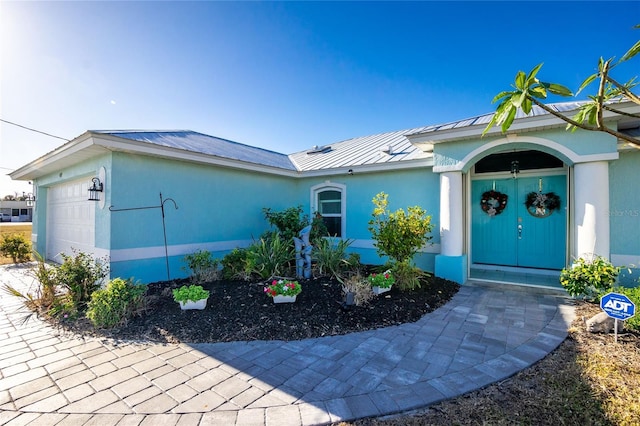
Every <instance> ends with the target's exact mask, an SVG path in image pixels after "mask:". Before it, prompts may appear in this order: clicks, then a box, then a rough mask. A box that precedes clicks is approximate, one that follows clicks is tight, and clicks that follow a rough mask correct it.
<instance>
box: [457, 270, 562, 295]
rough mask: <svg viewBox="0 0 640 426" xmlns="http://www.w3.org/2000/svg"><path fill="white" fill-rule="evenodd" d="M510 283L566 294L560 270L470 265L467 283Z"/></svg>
mask: <svg viewBox="0 0 640 426" xmlns="http://www.w3.org/2000/svg"><path fill="white" fill-rule="evenodd" d="M476 283H492V284H511V285H516V286H522V287H527V288H538V289H541V290H545V291H551V292H552V293H561V294H566V291H565V290H564V288H563V287H562V286H561V285H560V271H559V270H554V269H534V268H518V267H509V266H496V265H471V268H470V271H469V278H468V281H467V284H476Z"/></svg>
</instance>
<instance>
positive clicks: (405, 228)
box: [369, 192, 433, 290]
mask: <svg viewBox="0 0 640 426" xmlns="http://www.w3.org/2000/svg"><path fill="white" fill-rule="evenodd" d="M373 204H374V206H375V207H374V209H373V213H372V216H373V218H372V219H371V220H370V221H369V231H370V232H371V235H372V236H373V239H374V240H375V243H374V246H375V247H376V249H377V251H378V254H380V255H382V256H389V257H390V258H391V259H392V260H393V261H394V265H393V268H392V270H393V274H394V275H395V277H396V282H397V283H398V285H399V287H400V289H401V290H407V289H413V288H416V287H420V280H419V278H420V276H421V274H422V271H420V270H419V269H418V268H416V267H414V266H412V265H411V260H412V259H413V257H414V256H415V254H416V253H417V252H418V250H420V249H421V248H422V247H423V246H424V245H425V244H427V243H428V242H429V241H431V239H432V238H433V237H432V236H431V235H429V233H430V232H431V230H432V229H433V225H432V224H431V216H428V215H427V213H426V211H425V210H424V209H422V208H421V207H418V206H413V207H408V208H407V212H405V211H404V210H403V209H398V210H396V211H395V212H391V211H389V209H388V205H389V201H388V195H387V194H385V193H384V192H380V193H379V194H377V195H376V196H375V197H374V198H373Z"/></svg>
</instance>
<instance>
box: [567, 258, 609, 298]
mask: <svg viewBox="0 0 640 426" xmlns="http://www.w3.org/2000/svg"><path fill="white" fill-rule="evenodd" d="M620 269H621V268H619V267H616V266H613V264H611V262H609V261H608V260H607V259H605V258H604V257H601V256H594V257H593V259H585V258H583V257H581V258H578V259H577V260H576V261H575V262H574V263H573V265H571V267H570V268H565V269H563V270H562V272H561V273H560V284H561V285H562V286H563V287H564V288H565V289H566V290H567V293H569V294H570V295H571V296H574V297H584V298H585V299H586V300H596V298H597V297H598V295H599V294H601V293H602V292H606V291H609V290H611V289H612V288H613V286H614V284H615V283H616V279H617V277H618V274H619V273H620Z"/></svg>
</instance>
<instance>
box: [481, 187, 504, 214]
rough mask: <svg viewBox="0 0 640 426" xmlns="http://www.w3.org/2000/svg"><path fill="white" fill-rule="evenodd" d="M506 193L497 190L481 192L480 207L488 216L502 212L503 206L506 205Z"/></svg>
mask: <svg viewBox="0 0 640 426" xmlns="http://www.w3.org/2000/svg"><path fill="white" fill-rule="evenodd" d="M508 198H509V197H508V196H507V194H503V193H502V192H498V191H487V192H485V193H483V194H482V199H481V200H480V207H482V211H483V212H485V213H486V214H488V215H489V216H495V215H498V214H500V213H502V210H504V208H505V207H507V199H508Z"/></svg>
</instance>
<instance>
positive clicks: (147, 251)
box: [110, 240, 253, 262]
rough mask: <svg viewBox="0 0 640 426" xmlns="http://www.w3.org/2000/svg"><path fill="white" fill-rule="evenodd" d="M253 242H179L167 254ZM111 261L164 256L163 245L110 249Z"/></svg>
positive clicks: (244, 246)
mask: <svg viewBox="0 0 640 426" xmlns="http://www.w3.org/2000/svg"><path fill="white" fill-rule="evenodd" d="M252 243H253V240H229V241H217V242H213V243H195V244H179V245H170V246H168V247H167V251H168V252H169V256H184V255H187V254H190V253H194V252H195V251H197V250H207V251H210V252H217V251H227V250H233V249H234V248H246V247H249V246H250V245H251V244H252ZM110 256H111V261H112V262H126V261H128V260H143V259H154V258H158V257H164V256H165V251H164V246H153V247H141V248H131V249H119V250H111V253H110Z"/></svg>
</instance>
